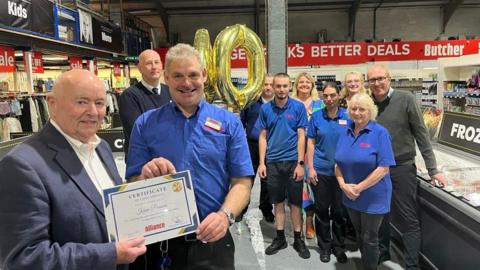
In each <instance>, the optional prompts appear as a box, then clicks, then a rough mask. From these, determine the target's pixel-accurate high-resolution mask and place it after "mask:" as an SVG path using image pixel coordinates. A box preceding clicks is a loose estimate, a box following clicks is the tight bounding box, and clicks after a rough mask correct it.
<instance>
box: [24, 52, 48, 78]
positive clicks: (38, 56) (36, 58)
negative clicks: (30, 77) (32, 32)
mask: <svg viewBox="0 0 480 270" xmlns="http://www.w3.org/2000/svg"><path fill="white" fill-rule="evenodd" d="M23 59H24V61H25V59H26V55H25V52H24V53H23ZM25 66H26V64H25ZM32 72H33V73H43V72H44V69H43V58H42V53H40V52H33V53H32Z"/></svg>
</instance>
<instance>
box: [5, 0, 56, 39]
mask: <svg viewBox="0 0 480 270" xmlns="http://www.w3.org/2000/svg"><path fill="white" fill-rule="evenodd" d="M53 6H54V4H53V2H51V1H49V0H35V1H33V0H2V1H0V25H3V26H6V27H8V28H13V29H19V30H21V31H27V32H30V31H32V32H36V33H39V34H42V35H47V36H50V37H53V36H54V16H53Z"/></svg>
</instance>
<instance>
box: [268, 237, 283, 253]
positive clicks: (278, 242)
mask: <svg viewBox="0 0 480 270" xmlns="http://www.w3.org/2000/svg"><path fill="white" fill-rule="evenodd" d="M287 246H288V245H287V241H286V240H285V238H281V239H280V238H278V237H275V238H274V239H273V242H272V244H271V245H270V246H268V247H267V248H266V249H265V254H267V255H273V254H275V253H277V252H278V251H279V250H280V249H284V248H287Z"/></svg>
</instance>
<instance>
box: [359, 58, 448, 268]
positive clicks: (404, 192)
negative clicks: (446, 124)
mask: <svg viewBox="0 0 480 270" xmlns="http://www.w3.org/2000/svg"><path fill="white" fill-rule="evenodd" d="M367 76H368V84H369V87H370V90H371V91H372V94H373V98H374V101H375V104H376V105H377V107H378V116H377V121H378V122H379V123H380V124H381V125H383V126H384V127H386V128H387V129H388V131H389V133H390V136H391V137H392V145H393V152H394V154H395V162H396V164H397V165H396V166H394V167H391V168H390V176H391V179H392V185H393V192H392V205H391V212H390V220H391V221H392V223H393V224H395V226H396V227H398V229H399V230H400V232H401V233H402V240H403V244H404V246H405V255H404V258H405V267H406V269H419V266H418V258H419V251H420V243H421V234H420V221H419V217H418V205H417V187H418V182H417V178H416V167H415V154H416V150H415V142H416V143H417V145H418V148H419V149H420V152H421V153H422V157H423V159H424V161H425V164H426V167H427V169H428V174H429V175H430V177H431V178H432V180H437V181H439V182H440V183H442V184H445V183H446V181H445V176H444V175H443V173H441V172H440V171H439V170H438V169H437V162H436V160H435V155H434V153H433V150H432V146H431V144H430V139H429V135H428V130H427V129H426V127H425V124H424V122H423V117H422V113H421V111H420V109H419V107H418V105H417V104H416V102H415V97H414V96H413V94H412V93H410V92H406V91H401V90H394V89H392V88H391V87H390V72H389V70H388V68H387V67H385V66H384V65H379V64H376V65H373V66H372V67H370V68H369V70H368V73H367ZM389 246H390V226H389V218H388V216H386V218H385V219H384V222H383V224H382V226H381V228H380V253H381V254H380V262H382V261H386V260H389V259H390V254H389Z"/></svg>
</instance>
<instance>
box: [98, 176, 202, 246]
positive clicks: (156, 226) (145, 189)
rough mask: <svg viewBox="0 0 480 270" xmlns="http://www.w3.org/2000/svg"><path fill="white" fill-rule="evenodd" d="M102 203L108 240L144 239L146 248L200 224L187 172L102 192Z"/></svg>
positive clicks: (185, 232) (191, 229)
mask: <svg viewBox="0 0 480 270" xmlns="http://www.w3.org/2000/svg"><path fill="white" fill-rule="evenodd" d="M103 201H104V209H105V218H106V220H107V230H108V235H109V238H110V241H116V240H122V239H128V238H132V237H138V236H144V237H145V244H147V245H148V244H152V243H155V242H159V241H163V240H166V239H170V238H174V237H177V236H181V235H185V234H189V233H193V232H195V230H196V229H197V227H198V224H200V222H199V218H198V211H197V204H196V202H195V194H194V190H193V185H192V180H191V178H190V171H183V172H179V173H177V174H174V175H167V176H160V177H156V178H151V179H147V180H143V181H137V182H133V183H128V184H123V185H119V186H116V187H112V188H109V189H105V190H103Z"/></svg>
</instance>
